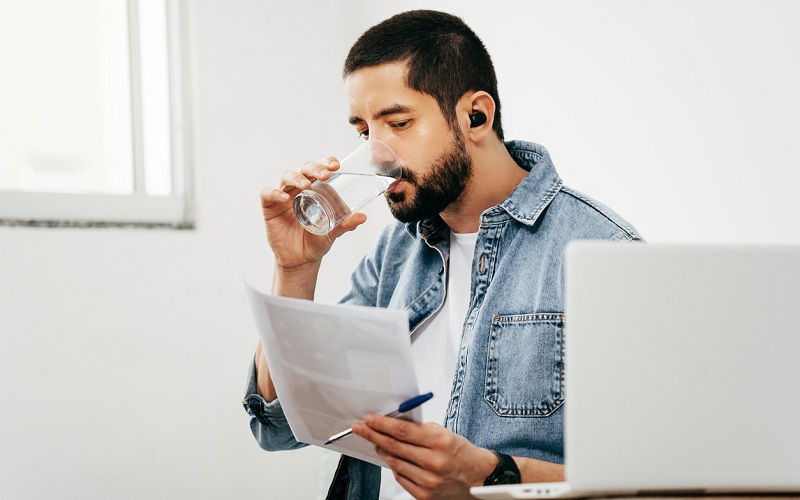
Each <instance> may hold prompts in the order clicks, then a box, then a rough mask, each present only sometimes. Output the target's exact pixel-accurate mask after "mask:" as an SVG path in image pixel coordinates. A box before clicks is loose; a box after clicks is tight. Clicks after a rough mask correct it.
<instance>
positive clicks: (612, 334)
mask: <svg viewBox="0 0 800 500" xmlns="http://www.w3.org/2000/svg"><path fill="white" fill-rule="evenodd" d="M565 315H566V316H565V322H564V324H565V338H566V360H565V370H566V394H567V403H566V405H565V411H566V414H565V419H566V420H565V424H566V431H565V459H566V479H567V482H566V483H549V484H544V483H532V484H522V485H512V486H491V487H479V488H473V489H472V490H471V493H472V494H473V495H474V496H475V497H477V498H482V499H500V498H552V497H561V498H564V497H577V496H593V495H603V496H606V495H617V494H647V495H655V494H659V495H660V494H676V493H689V494H691V493H694V494H698V495H700V494H713V493H743V492H782V493H786V492H800V247H798V246H783V247H767V246H696V245H656V244H643V243H607V242H576V243H573V244H571V245H570V246H569V247H568V249H567V259H566V305H565Z"/></svg>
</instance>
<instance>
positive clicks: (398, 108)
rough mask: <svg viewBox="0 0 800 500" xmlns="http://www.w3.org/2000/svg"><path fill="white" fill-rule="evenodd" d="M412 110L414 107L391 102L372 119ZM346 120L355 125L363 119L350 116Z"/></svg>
mask: <svg viewBox="0 0 800 500" xmlns="http://www.w3.org/2000/svg"><path fill="white" fill-rule="evenodd" d="M413 110H414V108H411V107H409V106H404V105H402V104H392V105H391V106H388V107H386V108H383V109H382V110H380V111H378V112H377V113H375V115H374V116H373V117H372V119H373V120H377V119H378V118H382V117H384V116H386V115H393V114H396V113H408V112H409V111H413ZM348 121H349V122H350V125H355V124H356V123H361V122H363V121H364V120H363V119H362V118H359V117H358V116H351V117H350V119H349V120H348Z"/></svg>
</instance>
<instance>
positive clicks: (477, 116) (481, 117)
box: [469, 111, 486, 128]
mask: <svg viewBox="0 0 800 500" xmlns="http://www.w3.org/2000/svg"><path fill="white" fill-rule="evenodd" d="M484 123H486V115H485V114H483V113H481V112H480V111H476V112H474V113H472V114H471V115H469V126H470V128H475V127H480V126H481V125H483V124H484Z"/></svg>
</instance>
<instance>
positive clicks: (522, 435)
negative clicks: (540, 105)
mask: <svg viewBox="0 0 800 500" xmlns="http://www.w3.org/2000/svg"><path fill="white" fill-rule="evenodd" d="M505 144H506V148H507V149H508V151H509V153H510V154H511V156H512V157H513V158H514V160H515V161H516V162H517V163H518V164H519V166H520V167H521V168H524V169H525V170H528V171H529V173H528V175H527V176H526V177H525V178H524V179H523V180H522V181H521V182H520V184H519V185H518V186H517V187H516V189H515V190H514V191H513V192H512V193H511V195H509V197H508V198H506V199H505V200H504V201H503V202H502V203H500V204H498V205H496V206H493V207H491V208H488V209H487V210H485V211H484V212H483V213H482V214H481V218H480V229H479V232H478V239H477V243H476V246H475V256H474V258H473V263H472V285H471V293H470V303H469V308H468V312H467V317H466V318H465V319H464V327H463V331H462V334H461V346H460V351H459V360H458V365H457V368H456V371H455V373H454V374H453V375H454V376H453V385H452V390H451V393H450V402H449V405H448V408H447V412H446V417H445V420H444V422H442V424H443V425H444V426H445V427H446V428H448V429H450V430H451V431H453V432H455V433H457V434H460V435H462V436H464V437H466V438H467V439H469V440H470V441H471V442H472V443H474V444H475V445H477V446H480V447H483V448H488V449H491V450H496V451H499V452H502V453H506V454H508V455H512V456H521V457H531V458H536V459H540V460H545V461H548V462H554V463H563V457H564V445H563V434H564V418H563V416H564V400H565V397H564V361H563V360H564V334H563V327H564V321H565V318H564V314H563V312H564V249H565V246H566V245H567V243H568V242H569V241H571V240H576V239H605V240H618V241H631V240H640V239H641V237H640V236H639V234H638V233H637V231H636V229H634V228H633V226H631V224H629V223H628V222H626V221H625V220H624V219H622V218H621V217H620V216H618V215H617V214H616V213H614V212H613V211H611V210H610V209H609V208H607V207H605V206H604V205H602V204H600V203H598V202H597V201H594V200H593V199H591V198H589V197H588V196H585V195H583V194H581V193H579V192H578V191H575V190H573V189H570V188H568V187H566V186H564V185H563V184H562V181H561V179H560V178H559V176H558V174H557V173H556V170H555V167H554V166H553V163H552V162H551V160H550V156H549V154H548V152H547V150H546V149H545V148H544V147H542V146H540V145H538V144H534V143H529V142H523V141H508V142H506V143H505ZM448 253H449V228H448V227H447V226H446V225H445V224H444V222H443V221H442V219H441V218H440V217H438V216H435V217H433V218H430V219H426V220H423V221H420V222H417V223H410V224H402V223H400V222H396V223H394V224H392V225H389V226H388V227H387V228H386V229H384V231H383V233H382V234H381V236H380V239H379V240H378V242H377V245H376V246H375V248H374V249H373V250H372V251H371V252H370V253H369V254H367V255H366V256H364V257H363V258H362V259H361V261H360V263H359V264H358V267H357V268H356V269H355V271H354V272H353V274H352V279H351V280H352V287H351V290H350V292H349V293H348V294H347V295H346V296H345V297H344V298H342V300H341V302H342V303H348V304H357V305H366V306H376V307H386V308H390V309H406V310H408V313H409V327H410V328H411V331H412V332H413V331H414V330H415V329H416V328H418V327H419V326H420V325H421V324H422V323H423V321H424V320H425V319H426V318H428V317H429V316H431V315H432V314H433V313H434V312H436V311H437V310H438V308H440V307H441V306H442V304H443V303H444V301H445V292H446V290H447V268H448ZM244 406H245V409H246V410H247V411H248V413H249V414H250V416H251V419H250V428H251V429H252V431H253V435H254V436H255V438H256V440H257V441H258V444H259V445H260V446H261V447H262V448H264V449H265V450H287V449H294V448H299V447H302V446H305V444H303V443H299V442H297V441H296V440H295V439H294V436H293V435H292V432H291V429H290V428H289V424H288V423H287V421H286V418H285V416H284V414H283V411H282V410H281V406H280V401H279V400H277V399H276V400H274V401H272V402H269V403H267V402H266V401H265V400H264V399H263V398H262V397H261V396H259V395H258V393H257V391H256V381H255V377H254V369H253V365H251V369H250V379H249V381H248V384H247V388H246V393H245V401H244ZM379 490H380V469H379V467H377V466H375V465H372V464H369V463H366V462H363V461H360V460H357V459H354V458H350V457H344V456H343V457H342V459H341V460H340V462H339V467H338V468H337V471H336V474H335V476H334V480H333V483H332V484H331V487H330V490H329V494H328V498H346V499H374V498H377V497H378V492H379Z"/></svg>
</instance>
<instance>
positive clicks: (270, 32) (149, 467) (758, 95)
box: [0, 0, 800, 499]
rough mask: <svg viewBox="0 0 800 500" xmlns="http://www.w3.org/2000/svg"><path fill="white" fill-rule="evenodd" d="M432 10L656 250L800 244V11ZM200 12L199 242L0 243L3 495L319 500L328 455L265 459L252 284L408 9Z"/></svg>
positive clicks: (347, 247)
mask: <svg viewBox="0 0 800 500" xmlns="http://www.w3.org/2000/svg"><path fill="white" fill-rule="evenodd" d="M415 5H416V6H422V5H423V4H422V3H421V2H407V3H405V4H403V7H404V8H410V7H412V6H415ZM424 5H425V6H430V7H433V8H441V9H446V10H450V11H451V12H454V13H456V14H459V15H462V16H463V17H464V19H465V20H466V21H467V22H468V23H469V24H470V25H472V26H473V28H474V29H475V30H476V31H477V32H478V34H479V35H480V36H481V37H482V38H483V39H484V42H485V43H486V45H487V47H488V48H489V50H490V52H491V54H492V56H493V58H494V60H495V63H496V66H497V72H498V77H499V80H500V92H501V97H502V99H503V106H504V115H505V124H506V131H507V135H508V137H514V138H525V139H528V140H533V141H536V142H540V143H541V144H544V145H545V146H546V147H548V148H549V150H550V152H551V154H552V156H553V158H554V161H555V163H556V167H557V168H558V169H559V171H560V173H561V175H562V177H563V178H564V179H565V181H566V182H567V184H569V185H572V186H573V187H576V188H578V189H581V190H583V191H585V192H587V193H588V194H590V195H592V196H594V197H596V198H598V199H599V200H601V201H603V202H605V203H607V204H609V205H611V206H612V207H613V208H615V209H616V210H617V211H619V212H620V213H621V214H622V215H623V216H625V217H626V218H628V219H629V220H630V221H631V222H633V223H634V224H636V225H637V226H638V228H639V229H640V230H641V232H642V233H643V234H644V235H645V236H646V237H647V238H648V239H650V240H651V241H719V242H728V241H755V242H794V243H800V209H798V205H797V203H796V202H795V201H794V199H793V198H792V196H791V195H792V192H793V188H794V187H795V186H796V185H797V184H798V180H800V177H798V175H799V174H798V160H800V153H798V151H797V149H794V148H792V147H790V145H791V144H793V139H794V137H795V136H796V135H797V125H796V119H795V118H796V117H797V116H798V115H800V113H799V112H800V98H798V96H797V94H796V93H795V92H794V89H796V88H800V69H799V68H798V59H797V57H796V54H797V49H798V47H800V35H798V33H797V31H796V30H795V29H794V26H793V20H794V19H797V17H798V16H797V15H798V10H799V9H800V6H798V4H797V3H794V2H778V1H772V2H769V3H764V2H755V1H753V2H703V3H697V2H680V1H671V2H633V1H631V2H624V3H621V2H603V3H595V2H580V3H575V2H568V3H564V2H559V3H552V2H525V3H519V4H518V5H516V6H513V7H502V8H501V7H497V6H495V7H492V10H490V11H487V7H486V3H485V2H458V3H456V2H451V3H446V2H425V4H424ZM504 5H509V4H508V3H505V4H504ZM193 6H194V7H195V8H194V14H195V15H194V23H193V28H194V35H195V36H194V38H195V40H196V46H195V55H196V75H195V77H196V81H195V98H196V99H195V100H196V157H197V198H198V229H197V230H196V231H188V232H173V231H166V230H156V231H147V230H82V229H46V228H0V277H1V278H0V398H2V399H0V404H2V410H0V497H2V498H4V499H5V498H10V499H17V498H20V499H31V498H53V497H57V498H188V497H193V498H198V499H199V498H209V499H211V498H233V497H237V496H243V497H246V498H275V499H277V498H312V497H313V496H314V495H315V493H316V491H317V484H315V481H313V480H309V478H313V477H315V476H316V475H317V474H318V473H319V472H320V471H321V469H322V467H321V466H320V464H321V463H322V462H323V461H324V460H323V458H322V456H321V454H320V453H319V452H318V451H316V450H303V451H300V452H291V453H266V452H262V451H261V450H260V449H258V448H257V447H256V445H255V443H254V441H253V439H252V437H251V435H250V432H249V429H248V428H247V425H246V424H247V417H246V415H245V414H244V413H243V411H242V410H241V407H240V406H239V403H240V397H241V386H242V382H243V380H242V378H243V375H244V370H245V365H246V363H247V362H248V360H249V357H250V356H251V352H252V349H253V347H254V345H255V342H256V334H255V332H254V329H253V325H252V321H251V319H250V316H249V311H248V310H247V304H246V302H245V297H244V295H243V290H242V285H241V279H242V277H244V276H247V277H248V278H250V279H252V280H253V281H254V282H255V283H256V284H258V285H260V286H262V287H266V286H268V282H269V279H270V273H271V271H270V269H271V262H272V261H271V257H270V255H269V253H268V250H267V248H266V244H265V240H264V235H263V229H262V225H261V221H260V219H259V217H260V213H259V206H258V192H259V191H260V189H261V187H263V186H264V185H267V184H269V183H271V182H273V181H274V179H276V178H277V177H278V176H279V175H280V173H281V172H282V171H283V170H285V169H287V168H292V167H295V166H297V165H298V164H300V163H301V162H302V161H304V160H306V159H313V158H315V157H317V156H320V155H322V154H327V153H333V154H341V153H345V152H347V151H348V150H349V149H350V148H351V147H352V146H353V145H355V144H356V143H357V142H356V139H355V135H354V134H353V133H352V132H351V131H350V129H349V127H348V126H347V125H346V123H345V118H346V113H345V104H344V99H343V96H342V87H341V82H340V80H339V72H340V68H341V63H342V60H343V58H344V56H345V54H346V51H347V49H348V48H349V45H350V44H351V43H352V42H353V41H354V40H355V38H356V37H357V36H358V34H359V33H360V32H361V31H363V30H364V29H366V28H367V27H368V26H370V25H371V24H373V23H375V22H378V21H380V20H381V19H383V18H385V17H387V16H388V15H390V14H393V13H395V12H397V11H398V10H399V9H397V8H396V7H394V6H393V5H392V4H389V3H386V4H384V3H376V2H366V1H359V2H351V3H349V4H348V5H347V7H346V10H347V11H348V12H344V10H345V7H343V6H340V4H337V3H334V2H319V3H314V4H311V3H307V4H303V3H300V4H297V3H295V4H292V6H291V8H289V7H286V6H283V7H282V8H280V9H278V8H276V7H274V4H272V3H267V2H260V1H256V0H251V1H237V2H225V3H222V2H205V1H198V2H195V3H194V4H193ZM370 215H371V217H372V218H371V220H370V222H368V224H367V226H366V227H365V228H363V229H362V230H360V231H358V232H356V233H354V234H351V235H348V236H346V237H345V238H343V239H342V240H341V241H340V242H339V244H337V246H336V248H335V250H334V252H333V253H332V254H331V255H330V256H329V257H328V258H327V266H326V267H325V269H324V272H323V276H322V280H321V283H320V291H319V294H318V297H319V298H320V299H322V300H326V301H333V300H335V299H336V298H337V297H338V296H339V295H340V293H341V292H342V291H343V290H344V289H345V287H346V279H347V275H348V273H349V270H350V269H351V268H352V267H353V265H354V264H355V262H356V260H357V259H358V257H359V255H360V254H361V253H363V252H364V251H365V250H366V249H367V248H368V247H369V245H370V244H371V241H372V240H373V239H374V238H375V235H376V234H377V232H378V231H379V229H380V226H381V224H382V222H384V221H386V220H387V215H386V211H385V209H383V208H381V207H378V206H376V207H373V208H372V209H371V210H370ZM331 264H335V265H331Z"/></svg>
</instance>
